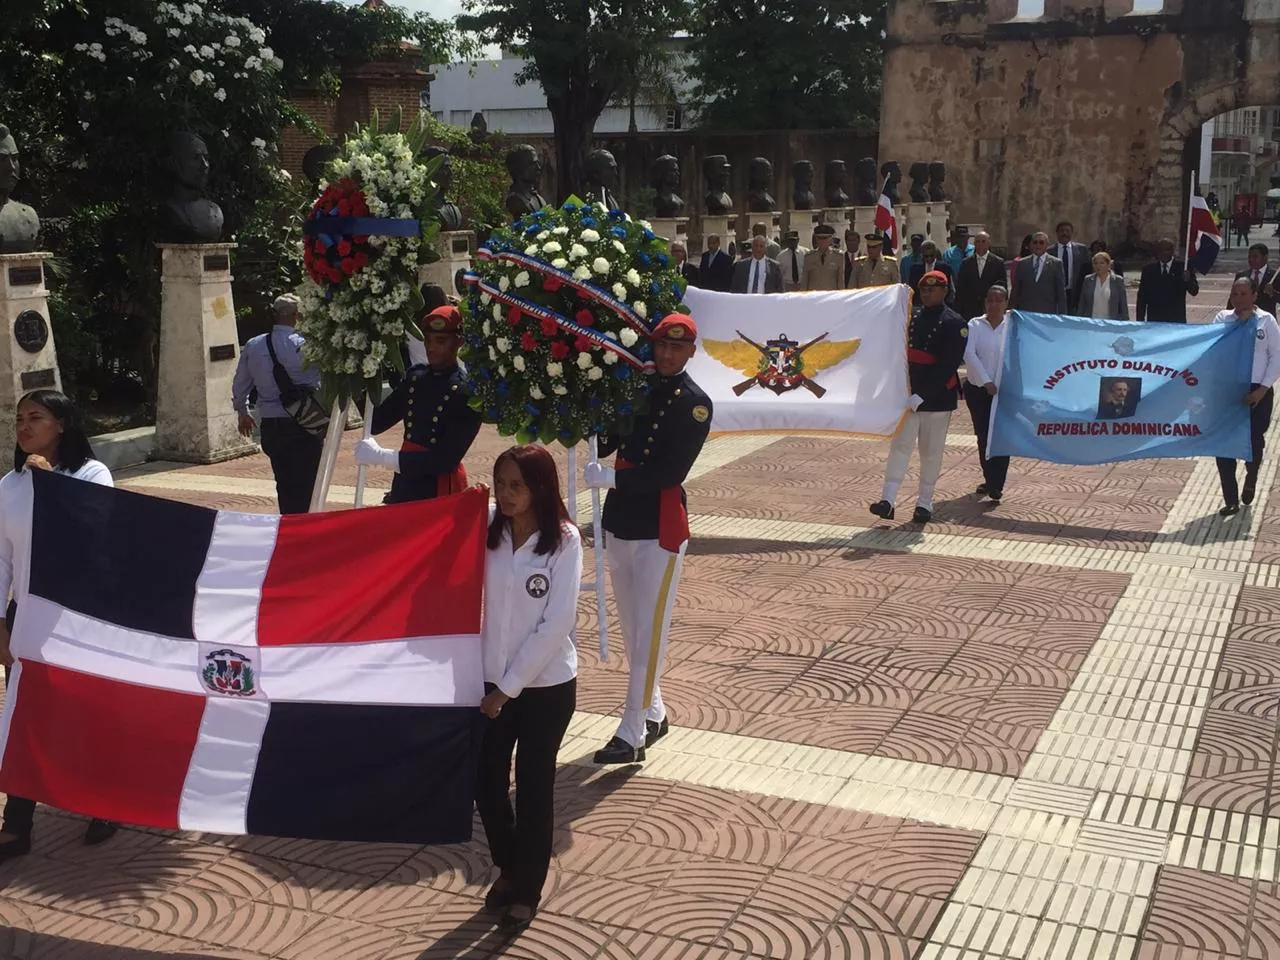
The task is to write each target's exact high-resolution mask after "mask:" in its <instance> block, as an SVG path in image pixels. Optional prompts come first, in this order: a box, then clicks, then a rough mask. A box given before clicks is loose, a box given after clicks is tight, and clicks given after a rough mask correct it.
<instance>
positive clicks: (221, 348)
mask: <svg viewBox="0 0 1280 960" xmlns="http://www.w3.org/2000/svg"><path fill="white" fill-rule="evenodd" d="M235 358H236V345H235V344H234V343H220V344H218V345H217V346H216V347H210V348H209V359H210V360H212V361H213V362H214V363H217V362H218V361H219V360H234V359H235Z"/></svg>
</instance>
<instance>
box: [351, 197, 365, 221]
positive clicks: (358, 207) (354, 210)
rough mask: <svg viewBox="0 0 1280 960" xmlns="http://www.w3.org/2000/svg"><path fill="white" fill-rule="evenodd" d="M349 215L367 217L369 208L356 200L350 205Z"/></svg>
mask: <svg viewBox="0 0 1280 960" xmlns="http://www.w3.org/2000/svg"><path fill="white" fill-rule="evenodd" d="M351 215H352V216H353V217H367V216H368V215H369V208H368V207H367V206H366V205H365V202H364V201H363V200H356V201H354V202H353V203H352V204H351Z"/></svg>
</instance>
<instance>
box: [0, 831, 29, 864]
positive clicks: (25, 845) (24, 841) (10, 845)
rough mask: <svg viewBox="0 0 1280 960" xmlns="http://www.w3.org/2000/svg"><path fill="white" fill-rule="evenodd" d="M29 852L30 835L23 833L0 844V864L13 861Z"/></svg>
mask: <svg viewBox="0 0 1280 960" xmlns="http://www.w3.org/2000/svg"><path fill="white" fill-rule="evenodd" d="M30 852H31V834H29V833H24V834H21V835H19V836H16V837H14V838H13V839H12V840H6V841H5V842H4V843H0V863H4V862H5V861H6V860H13V859H15V858H17V857H21V856H24V855H25V854H28V853H30Z"/></svg>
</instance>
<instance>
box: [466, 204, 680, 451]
mask: <svg viewBox="0 0 1280 960" xmlns="http://www.w3.org/2000/svg"><path fill="white" fill-rule="evenodd" d="M477 261H478V262H477V263H476V266H475V268H474V270H472V271H471V272H469V273H468V274H467V275H466V276H465V282H466V283H467V285H468V287H469V293H468V297H467V299H466V301H465V303H464V304H463V337H464V348H463V350H464V353H463V356H464V360H465V362H466V364H467V371H468V374H469V378H470V380H471V385H472V397H471V405H472V407H473V408H475V409H476V410H478V411H479V412H480V414H481V416H482V417H483V419H484V420H485V421H486V422H488V423H493V424H496V425H497V427H498V431H499V433H502V434H504V435H507V436H510V435H512V434H514V435H515V436H516V437H517V439H519V440H520V441H521V442H523V443H528V442H530V441H533V440H540V441H541V442H543V443H550V442H552V441H554V440H559V441H560V442H561V443H562V444H564V445H565V446H574V445H575V444H577V443H579V442H580V441H582V440H583V439H584V438H586V437H589V436H593V435H598V434H602V433H609V432H614V431H618V432H627V431H628V430H629V427H630V422H629V421H630V418H631V417H632V416H633V415H634V414H635V413H636V412H637V409H638V408H639V407H640V406H642V404H643V403H644V398H645V396H646V395H647V394H648V392H649V376H648V375H649V374H651V373H652V372H653V361H652V348H651V347H650V344H649V332H650V329H651V327H652V324H654V323H656V322H657V321H658V320H659V319H661V318H662V317H663V316H665V315H666V314H668V313H673V312H676V311H681V312H687V311H684V310H683V308H682V307H681V305H680V298H681V297H682V296H683V294H684V289H685V281H684V278H683V277H682V276H681V275H680V273H679V271H678V270H677V269H676V268H675V267H674V266H673V265H672V263H671V258H670V257H669V256H668V255H667V241H666V240H664V239H662V238H660V237H658V236H657V235H656V234H655V233H654V232H653V230H652V228H651V227H650V226H649V224H648V223H646V222H645V221H643V220H632V219H631V218H630V217H629V216H627V214H625V213H623V212H622V211H621V210H609V209H607V208H606V207H605V206H604V205H603V204H600V203H595V204H586V203H583V202H582V201H581V200H578V199H577V198H576V197H570V198H569V200H567V201H566V202H565V204H564V206H562V207H560V208H559V209H555V208H551V207H548V208H544V209H542V210H538V211H535V212H534V213H531V214H528V215H526V216H524V217H521V218H520V219H519V220H517V221H516V222H515V223H513V224H511V225H510V226H508V227H504V228H502V229H500V230H497V231H495V232H494V233H493V235H492V236H491V237H490V238H489V242H488V245H487V246H486V247H483V248H481V249H480V250H479V251H478V253H477Z"/></svg>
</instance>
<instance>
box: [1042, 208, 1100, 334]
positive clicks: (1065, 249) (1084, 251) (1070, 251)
mask: <svg viewBox="0 0 1280 960" xmlns="http://www.w3.org/2000/svg"><path fill="white" fill-rule="evenodd" d="M1054 232H1055V233H1057V235H1058V242H1057V243H1056V244H1054V247H1053V249H1052V250H1050V251H1049V252H1050V253H1052V254H1053V255H1054V256H1055V257H1057V258H1058V259H1059V260H1061V261H1062V275H1063V278H1064V280H1065V282H1066V285H1067V310H1070V311H1072V312H1075V309H1076V307H1077V306H1078V305H1079V303H1080V288H1081V287H1082V286H1083V285H1084V278H1085V277H1086V276H1087V275H1088V274H1090V273H1092V272H1093V265H1092V264H1093V258H1092V257H1091V256H1090V255H1089V248H1088V247H1086V246H1085V245H1084V244H1083V243H1076V242H1075V241H1074V240H1072V239H1071V237H1072V236H1073V235H1074V234H1075V227H1073V226H1072V225H1071V221H1069V220H1063V221H1062V222H1061V223H1060V224H1058V225H1057V227H1055V228H1054ZM1063 312H1064V313H1065V312H1066V311H1063Z"/></svg>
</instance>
